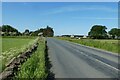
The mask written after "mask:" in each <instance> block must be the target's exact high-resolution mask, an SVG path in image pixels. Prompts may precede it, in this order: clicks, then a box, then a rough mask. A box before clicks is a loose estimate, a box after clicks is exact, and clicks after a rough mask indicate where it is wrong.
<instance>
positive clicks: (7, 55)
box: [0, 37, 35, 72]
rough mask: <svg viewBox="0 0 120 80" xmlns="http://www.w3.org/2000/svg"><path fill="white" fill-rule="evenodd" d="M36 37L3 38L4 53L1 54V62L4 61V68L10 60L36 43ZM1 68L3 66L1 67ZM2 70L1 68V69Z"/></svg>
mask: <svg viewBox="0 0 120 80" xmlns="http://www.w3.org/2000/svg"><path fill="white" fill-rule="evenodd" d="M34 40H35V38H22V37H21V38H20V37H19V38H10V37H9V38H7V37H6V38H2V53H1V55H0V61H1V62H0V63H2V70H4V68H5V65H6V64H8V63H9V61H10V60H11V59H12V58H13V57H16V56H17V55H19V54H20V53H21V52H23V51H25V50H26V49H27V48H28V47H29V46H31V45H32V44H33V43H34ZM0 69H1V68H0ZM0 72H1V70H0Z"/></svg>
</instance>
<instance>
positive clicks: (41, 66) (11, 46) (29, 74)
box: [0, 37, 48, 80]
mask: <svg viewBox="0 0 120 80" xmlns="http://www.w3.org/2000/svg"><path fill="white" fill-rule="evenodd" d="M38 39H39V41H38ZM35 42H39V45H38V48H37V51H35V52H33V54H32V55H31V57H30V58H28V59H27V61H26V62H24V63H23V64H21V65H20V70H19V71H18V72H16V74H15V76H14V78H13V79H14V80H16V79H23V78H26V79H27V78H28V79H31V78H36V79H37V78H39V79H41V80H45V79H46V78H47V75H48V73H47V71H46V66H45V39H44V38H43V39H40V38H30V37H29V38H28V37H27V38H25V37H24V38H22V37H21V38H18V37H14V38H11V37H9V38H6V37H5V38H2V54H1V55H0V61H2V62H0V63H2V66H1V67H2V69H1V67H0V69H1V71H0V72H2V71H3V70H4V69H5V67H6V66H5V64H6V63H8V62H9V61H10V60H11V59H12V58H13V57H15V56H17V55H19V54H20V52H24V51H25V50H26V49H28V48H29V47H30V46H31V45H33V44H34V43H35Z"/></svg>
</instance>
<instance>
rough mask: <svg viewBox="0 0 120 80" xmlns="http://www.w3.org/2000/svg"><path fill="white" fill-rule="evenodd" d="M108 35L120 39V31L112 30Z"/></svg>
mask: <svg viewBox="0 0 120 80" xmlns="http://www.w3.org/2000/svg"><path fill="white" fill-rule="evenodd" d="M108 33H109V34H110V35H111V36H112V38H113V39H114V38H115V36H117V37H120V29H117V28H112V29H111V30H110V31H109V32H108Z"/></svg>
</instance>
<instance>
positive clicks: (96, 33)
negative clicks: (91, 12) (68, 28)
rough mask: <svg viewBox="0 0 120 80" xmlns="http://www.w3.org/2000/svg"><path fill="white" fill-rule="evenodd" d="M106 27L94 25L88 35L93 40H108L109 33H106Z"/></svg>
mask: <svg viewBox="0 0 120 80" xmlns="http://www.w3.org/2000/svg"><path fill="white" fill-rule="evenodd" d="M106 29H107V28H106V26H102V25H94V26H92V28H91V30H90V32H89V33H88V35H89V36H90V37H91V38H95V39H103V38H107V32H106Z"/></svg>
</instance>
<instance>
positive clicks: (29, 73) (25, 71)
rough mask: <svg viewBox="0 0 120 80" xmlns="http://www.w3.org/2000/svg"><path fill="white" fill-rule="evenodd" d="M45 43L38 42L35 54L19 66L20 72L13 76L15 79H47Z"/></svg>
mask: <svg viewBox="0 0 120 80" xmlns="http://www.w3.org/2000/svg"><path fill="white" fill-rule="evenodd" d="M44 50H45V41H39V46H38V49H37V51H36V52H34V53H33V54H32V56H31V57H30V58H29V59H28V60H27V61H26V62H25V63H24V64H23V65H22V66H21V69H20V71H19V72H18V74H17V75H16V76H15V78H14V79H15V80H16V79H40V80H45V79H46V77H47V72H46V67H45V52H44Z"/></svg>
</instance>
